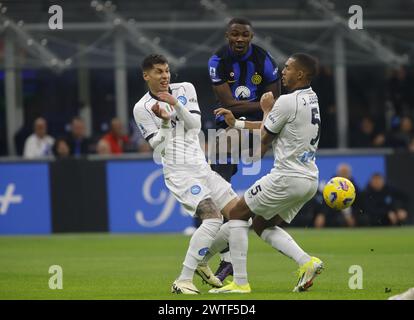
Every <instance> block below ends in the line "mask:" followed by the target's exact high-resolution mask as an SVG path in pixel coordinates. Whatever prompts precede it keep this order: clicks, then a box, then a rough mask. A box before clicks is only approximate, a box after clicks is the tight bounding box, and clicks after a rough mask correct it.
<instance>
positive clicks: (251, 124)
mask: <svg viewBox="0 0 414 320" xmlns="http://www.w3.org/2000/svg"><path fill="white" fill-rule="evenodd" d="M214 114H215V115H216V116H220V115H222V116H224V121H226V123H227V125H228V126H229V127H232V128H236V129H249V130H254V129H260V126H261V121H241V120H236V118H235V117H234V115H233V113H232V112H231V111H230V110H227V109H224V108H218V109H216V110H214Z"/></svg>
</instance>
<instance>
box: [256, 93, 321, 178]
mask: <svg viewBox="0 0 414 320" xmlns="http://www.w3.org/2000/svg"><path fill="white" fill-rule="evenodd" d="M264 127H265V129H266V130H267V131H268V132H269V133H271V134H275V135H277V136H276V137H275V139H274V140H273V143H272V147H273V154H274V157H275V163H274V168H273V169H272V172H274V173H276V174H281V175H285V176H295V177H309V178H318V175H319V171H318V167H317V166H316V163H315V155H316V150H317V148H318V142H319V137H320V127H321V119H320V116H319V104H318V96H317V95H316V93H315V92H314V91H313V90H312V88H311V87H310V86H308V87H306V88H300V89H297V90H295V91H293V92H292V93H289V94H284V95H281V96H280V97H279V98H278V99H277V100H276V102H275V104H274V106H273V108H272V110H271V112H270V113H269V115H268V116H267V118H266V119H265V124H264Z"/></svg>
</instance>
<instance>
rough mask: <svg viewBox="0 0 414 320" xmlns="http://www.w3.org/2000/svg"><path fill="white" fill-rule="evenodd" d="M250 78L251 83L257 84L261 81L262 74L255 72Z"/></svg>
mask: <svg viewBox="0 0 414 320" xmlns="http://www.w3.org/2000/svg"><path fill="white" fill-rule="evenodd" d="M251 80H252V83H253V84H255V85H258V84H260V83H262V76H261V75H260V74H257V73H255V74H254V75H253V76H252V79H251Z"/></svg>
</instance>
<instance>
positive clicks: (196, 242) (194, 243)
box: [178, 219, 223, 280]
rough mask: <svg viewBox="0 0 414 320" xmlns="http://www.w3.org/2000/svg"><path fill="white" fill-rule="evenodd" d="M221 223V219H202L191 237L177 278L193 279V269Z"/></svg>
mask: <svg viewBox="0 0 414 320" xmlns="http://www.w3.org/2000/svg"><path fill="white" fill-rule="evenodd" d="M222 223H223V221H222V220H221V219H205V220H203V222H202V223H201V225H200V226H199V227H198V229H197V230H196V231H195V232H194V234H193V236H192V237H191V240H190V245H189V246H188V250H187V254H186V256H185V259H184V262H183V269H182V271H181V274H180V276H179V277H178V280H193V276H194V270H195V269H196V268H197V266H198V264H199V263H200V261H201V260H202V259H203V257H204V255H205V254H206V253H207V250H208V248H209V247H210V246H211V244H212V242H213V240H214V238H215V236H216V234H217V232H218V231H219V229H220V226H221V225H222Z"/></svg>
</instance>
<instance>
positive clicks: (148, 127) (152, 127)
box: [134, 107, 171, 149]
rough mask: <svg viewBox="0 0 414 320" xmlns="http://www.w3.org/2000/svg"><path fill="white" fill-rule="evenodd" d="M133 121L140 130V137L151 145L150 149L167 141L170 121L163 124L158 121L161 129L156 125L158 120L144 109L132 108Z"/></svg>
mask: <svg viewBox="0 0 414 320" xmlns="http://www.w3.org/2000/svg"><path fill="white" fill-rule="evenodd" d="M134 119H135V122H136V124H137V126H138V129H139V130H140V132H141V134H142V136H143V137H144V138H145V140H147V142H148V143H149V144H150V145H151V148H152V149H155V148H156V147H157V146H158V145H159V144H161V143H163V142H164V143H166V142H167V140H168V136H169V133H170V131H171V121H166V122H165V123H164V122H163V121H161V119H160V120H159V123H160V124H161V127H160V128H159V127H158V126H159V124H158V123H157V122H158V120H156V119H158V118H156V116H155V115H154V114H152V113H151V112H150V111H148V110H147V109H146V108H145V107H142V108H139V107H136V108H134Z"/></svg>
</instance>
